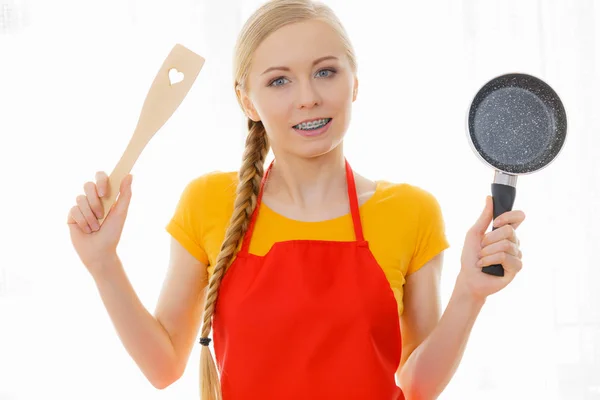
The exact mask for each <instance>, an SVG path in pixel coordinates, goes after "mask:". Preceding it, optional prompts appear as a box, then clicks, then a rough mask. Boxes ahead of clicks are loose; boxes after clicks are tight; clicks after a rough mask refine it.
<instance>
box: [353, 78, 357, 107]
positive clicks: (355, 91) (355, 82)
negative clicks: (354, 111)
mask: <svg viewBox="0 0 600 400" xmlns="http://www.w3.org/2000/svg"><path fill="white" fill-rule="evenodd" d="M357 94H358V78H357V77H356V76H355V77H354V91H353V92H352V101H353V102H354V101H356V95H357Z"/></svg>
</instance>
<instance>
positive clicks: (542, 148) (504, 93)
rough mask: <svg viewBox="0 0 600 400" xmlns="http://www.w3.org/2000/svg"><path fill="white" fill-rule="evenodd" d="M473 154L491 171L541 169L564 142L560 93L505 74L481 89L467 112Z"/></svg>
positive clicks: (533, 80)
mask: <svg viewBox="0 0 600 400" xmlns="http://www.w3.org/2000/svg"><path fill="white" fill-rule="evenodd" d="M468 127H469V135H470V138H471V141H472V143H473V146H474V147H475V150H476V151H477V152H478V153H479V154H480V156H481V157H482V158H483V159H484V160H485V161H486V162H487V163H489V164H490V165H491V166H492V167H494V168H496V169H498V170H501V171H504V172H507V173H512V174H527V173H531V172H534V171H537V170H540V169H542V168H543V167H545V166H546V165H547V164H549V163H550V162H552V160H553V159H554V158H555V157H556V156H557V155H558V153H559V152H560V149H561V148H562V146H563V143H564V141H565V137H566V132H567V116H566V112H565V109H564V106H563V104H562V102H561V100H560V98H559V97H558V95H557V94H556V92H555V91H554V90H553V89H552V88H551V87H550V86H548V85H547V84H546V83H545V82H543V81H542V80H540V79H538V78H536V77H533V76H531V75H526V74H507V75H503V76H500V77H498V78H495V79H493V80H491V81H490V82H488V83H487V84H486V85H485V86H484V87H483V88H481V89H480V90H479V92H478V93H477V95H476V96H475V98H474V99H473V102H472V103H471V108H470V110H469V116H468Z"/></svg>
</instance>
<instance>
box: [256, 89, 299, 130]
mask: <svg viewBox="0 0 600 400" xmlns="http://www.w3.org/2000/svg"><path fill="white" fill-rule="evenodd" d="M292 104H293V101H292V100H291V99H287V98H286V94H285V93H280V95H279V96H264V97H262V98H261V99H259V101H258V104H257V111H258V113H259V115H260V117H261V119H262V121H263V124H264V125H265V127H266V128H267V129H268V130H270V131H272V132H275V133H276V132H277V131H278V130H281V129H285V128H286V127H287V126H288V125H289V123H290V118H291V117H290V115H291V110H292V108H293V106H292Z"/></svg>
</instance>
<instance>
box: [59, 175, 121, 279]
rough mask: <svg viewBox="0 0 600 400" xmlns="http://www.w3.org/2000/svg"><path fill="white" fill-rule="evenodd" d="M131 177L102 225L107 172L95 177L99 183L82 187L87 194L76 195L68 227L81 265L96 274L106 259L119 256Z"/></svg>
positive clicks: (91, 183) (106, 190)
mask: <svg viewBox="0 0 600 400" xmlns="http://www.w3.org/2000/svg"><path fill="white" fill-rule="evenodd" d="M131 181H132V176H131V174H129V175H127V176H126V177H125V178H124V179H123V181H122V182H121V187H120V191H119V197H118V198H117V201H116V202H115V203H114V204H113V205H112V207H111V208H110V210H108V216H107V217H106V218H105V219H104V221H103V223H102V226H100V224H99V222H98V220H99V219H100V218H102V217H103V216H104V215H105V211H106V210H104V209H103V206H102V201H101V200H100V198H101V197H102V196H104V195H105V194H106V193H107V192H108V176H107V175H106V173H104V172H98V173H97V174H96V184H94V183H93V182H87V183H86V184H85V185H84V186H83V188H84V191H85V195H80V196H77V199H76V203H77V204H76V205H75V206H73V207H72V208H71V210H70V211H69V216H68V219H67V224H68V225H69V230H70V234H71V242H72V243H73V247H74V248H75V251H76V252H77V254H78V255H79V258H80V259H81V262H82V263H83V264H84V265H85V266H86V267H87V269H88V271H89V272H90V273H92V275H94V273H96V272H97V270H98V269H99V268H100V267H101V266H102V265H103V264H105V263H106V261H107V260H110V259H113V258H115V257H116V253H117V245H118V244H119V240H120V239H121V233H122V232H123V226H124V225H125V219H126V217H127V210H128V208H129V202H130V200H131Z"/></svg>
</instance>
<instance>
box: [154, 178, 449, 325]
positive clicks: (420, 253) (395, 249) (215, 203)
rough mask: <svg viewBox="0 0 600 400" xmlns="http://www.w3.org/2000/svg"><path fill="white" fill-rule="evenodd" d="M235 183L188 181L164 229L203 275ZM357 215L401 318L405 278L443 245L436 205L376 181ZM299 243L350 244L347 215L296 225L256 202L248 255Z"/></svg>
mask: <svg viewBox="0 0 600 400" xmlns="http://www.w3.org/2000/svg"><path fill="white" fill-rule="evenodd" d="M237 182H238V177H237V172H211V173H208V174H205V175H202V176H200V177H198V178H196V179H194V180H192V181H191V182H190V183H189V184H188V185H187V186H186V187H185V189H184V191H183V193H182V195H181V197H180V200H179V202H178V204H177V207H176V209H175V212H174V215H173V217H172V219H171V220H170V221H169V223H168V224H167V226H166V230H167V232H168V233H170V234H171V235H172V236H173V237H174V238H175V239H176V240H177V241H178V242H179V243H180V244H181V245H182V246H183V247H184V248H185V249H187V250H188V251H189V252H190V254H192V255H193V256H194V257H196V258H197V259H198V260H199V261H201V262H202V263H204V264H206V265H207V266H208V273H209V276H211V275H212V270H213V268H214V265H215V262H216V259H217V255H218V253H219V250H220V247H221V244H222V242H223V240H224V238H225V230H226V229H227V225H228V223H229V219H230V217H231V214H232V212H233V204H234V200H235V191H236V186H237ZM360 216H361V221H362V225H363V232H364V236H365V239H366V240H367V241H368V242H369V248H370V249H371V252H372V253H373V256H374V257H375V259H376V260H377V262H378V263H379V265H380V266H381V268H382V269H383V271H384V273H385V276H386V277H387V279H388V281H389V283H390V286H391V288H392V290H393V292H394V295H395V297H396V301H397V302H398V312H399V315H401V314H402V311H403V309H404V307H403V302H402V295H403V286H404V283H405V281H406V280H405V278H406V276H408V275H409V274H411V273H413V272H415V271H417V270H418V269H419V268H421V267H422V266H423V265H424V264H425V263H426V262H427V261H429V260H431V259H432V258H433V257H434V256H435V255H437V254H438V253H440V252H441V251H443V250H445V249H447V248H448V247H449V243H448V241H447V239H446V235H445V228H444V220H443V217H442V212H441V208H440V206H439V203H438V202H437V200H436V198H435V197H434V196H433V195H432V194H431V193H429V192H427V191H425V190H423V189H421V188H419V187H417V186H413V185H410V184H406V183H403V184H395V183H390V182H387V181H377V187H376V190H375V193H374V194H373V196H372V197H371V198H370V199H368V200H367V201H366V202H365V203H363V204H362V205H361V207H360ZM301 239H312V240H330V241H351V240H355V236H354V226H353V224H352V216H351V214H350V213H348V214H346V215H344V216H341V217H338V218H334V219H330V220H327V221H320V222H301V221H296V220H292V219H289V218H286V217H284V216H283V215H281V214H278V213H276V212H274V211H273V210H271V209H270V208H269V207H268V206H266V205H264V204H262V205H261V208H260V211H259V216H258V219H257V220H256V225H255V228H254V234H253V235H252V240H251V242H250V249H249V251H250V253H252V254H256V255H264V254H266V253H267V252H268V251H269V249H270V248H271V246H272V245H273V243H275V242H281V241H286V240H301Z"/></svg>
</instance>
